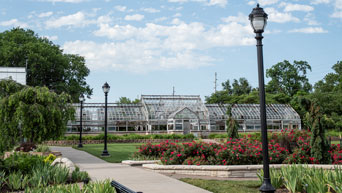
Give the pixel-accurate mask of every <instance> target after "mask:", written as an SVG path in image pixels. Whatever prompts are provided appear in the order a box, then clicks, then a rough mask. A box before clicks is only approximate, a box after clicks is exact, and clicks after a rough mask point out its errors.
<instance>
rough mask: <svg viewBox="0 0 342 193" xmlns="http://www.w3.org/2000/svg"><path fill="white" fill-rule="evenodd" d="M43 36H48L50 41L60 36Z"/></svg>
mask: <svg viewBox="0 0 342 193" xmlns="http://www.w3.org/2000/svg"><path fill="white" fill-rule="evenodd" d="M42 37H43V38H47V39H48V40H50V41H55V40H58V36H42Z"/></svg>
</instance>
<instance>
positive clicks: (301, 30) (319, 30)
mask: <svg viewBox="0 0 342 193" xmlns="http://www.w3.org/2000/svg"><path fill="white" fill-rule="evenodd" d="M289 32H290V33H306V34H313V33H328V31H327V30H324V29H323V28H321V27H307V28H298V29H293V30H290V31H289Z"/></svg>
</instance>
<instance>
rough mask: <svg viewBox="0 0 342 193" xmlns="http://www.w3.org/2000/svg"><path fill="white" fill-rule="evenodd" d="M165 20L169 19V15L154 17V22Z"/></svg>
mask: <svg viewBox="0 0 342 193" xmlns="http://www.w3.org/2000/svg"><path fill="white" fill-rule="evenodd" d="M165 20H167V17H159V18H156V19H154V22H156V23H158V22H161V21H165Z"/></svg>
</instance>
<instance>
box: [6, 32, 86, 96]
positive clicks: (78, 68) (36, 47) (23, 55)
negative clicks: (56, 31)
mask: <svg viewBox="0 0 342 193" xmlns="http://www.w3.org/2000/svg"><path fill="white" fill-rule="evenodd" d="M0 45H1V46H0V66H6V67H26V65H27V84H28V85H29V86H41V87H42V86H46V87H48V88H49V89H50V90H53V91H55V92H56V93H59V94H61V93H63V92H66V93H68V94H70V95H71V97H72V99H73V101H74V102H77V101H78V97H79V96H80V94H81V93H84V94H86V95H88V96H90V95H91V94H92V89H90V87H89V85H87V83H86V81H85V78H86V77H87V76H88V75H89V72H90V71H89V69H88V68H87V67H86V66H85V60H84V58H83V57H81V56H78V55H71V54H64V53H63V50H62V49H60V48H59V46H58V45H55V44H53V43H52V42H51V41H49V40H48V39H46V38H42V37H39V36H38V35H37V34H35V33H34V32H33V31H32V30H24V29H21V28H13V29H12V30H10V31H5V32H2V33H0Z"/></svg>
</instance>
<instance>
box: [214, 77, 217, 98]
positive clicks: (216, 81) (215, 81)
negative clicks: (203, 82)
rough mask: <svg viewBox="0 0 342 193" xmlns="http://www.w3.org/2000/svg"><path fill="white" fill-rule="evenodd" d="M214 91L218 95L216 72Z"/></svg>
mask: <svg viewBox="0 0 342 193" xmlns="http://www.w3.org/2000/svg"><path fill="white" fill-rule="evenodd" d="M214 84H215V85H214V91H215V93H216V88H217V73H216V72H215V81H214Z"/></svg>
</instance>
